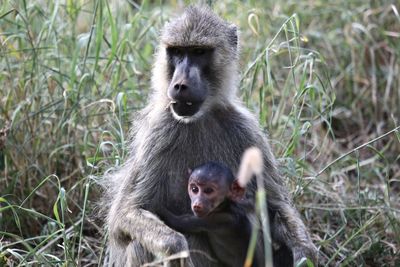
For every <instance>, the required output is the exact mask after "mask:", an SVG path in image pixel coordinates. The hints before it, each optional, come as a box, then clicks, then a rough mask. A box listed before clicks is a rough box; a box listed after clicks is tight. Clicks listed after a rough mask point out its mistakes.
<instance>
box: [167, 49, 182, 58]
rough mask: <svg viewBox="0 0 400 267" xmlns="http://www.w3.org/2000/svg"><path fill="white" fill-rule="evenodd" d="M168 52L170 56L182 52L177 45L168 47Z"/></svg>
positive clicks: (178, 54)
mask: <svg viewBox="0 0 400 267" xmlns="http://www.w3.org/2000/svg"><path fill="white" fill-rule="evenodd" d="M168 54H170V55H171V56H180V55H181V54H182V51H181V49H179V48H178V47H170V48H168Z"/></svg>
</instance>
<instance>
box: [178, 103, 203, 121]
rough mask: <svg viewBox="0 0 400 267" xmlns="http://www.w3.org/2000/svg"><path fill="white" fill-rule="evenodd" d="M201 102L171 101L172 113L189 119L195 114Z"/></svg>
mask: <svg viewBox="0 0 400 267" xmlns="http://www.w3.org/2000/svg"><path fill="white" fill-rule="evenodd" d="M202 103H203V102H190V101H175V100H173V101H171V105H172V109H173V111H174V112H175V113H176V114H177V115H178V116H182V117H191V116H193V115H194V114H196V113H197V112H198V111H199V109H200V106H201V104H202Z"/></svg>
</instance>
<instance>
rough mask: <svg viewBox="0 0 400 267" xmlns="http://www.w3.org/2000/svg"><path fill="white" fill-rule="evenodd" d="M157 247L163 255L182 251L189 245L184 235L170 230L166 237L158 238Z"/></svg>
mask: <svg viewBox="0 0 400 267" xmlns="http://www.w3.org/2000/svg"><path fill="white" fill-rule="evenodd" d="M159 242H160V243H159V249H160V251H162V252H163V253H164V255H165V256H170V255H174V254H176V253H179V252H182V251H189V245H188V243H187V241H186V238H185V236H184V235H182V234H181V233H178V232H175V231H174V232H171V234H170V235H169V236H167V237H166V238H160V240H159Z"/></svg>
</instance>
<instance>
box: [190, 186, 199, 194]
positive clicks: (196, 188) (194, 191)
mask: <svg viewBox="0 0 400 267" xmlns="http://www.w3.org/2000/svg"><path fill="white" fill-rule="evenodd" d="M190 190H191V191H192V192H193V193H195V194H197V193H198V192H199V188H198V187H197V186H195V185H192V186H191V187H190Z"/></svg>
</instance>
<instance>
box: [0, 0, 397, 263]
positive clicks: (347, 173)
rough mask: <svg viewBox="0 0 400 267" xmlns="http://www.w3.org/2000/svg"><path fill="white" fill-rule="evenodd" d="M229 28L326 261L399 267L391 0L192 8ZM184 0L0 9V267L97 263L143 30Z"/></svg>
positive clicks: (245, 79) (143, 92)
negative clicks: (209, 12) (100, 207)
mask: <svg viewBox="0 0 400 267" xmlns="http://www.w3.org/2000/svg"><path fill="white" fill-rule="evenodd" d="M208 2H212V6H213V9H214V10H215V11H216V12H217V13H218V14H220V15H221V16H222V17H224V18H225V19H227V20H229V21H231V22H233V23H235V24H237V25H238V26H239V28H240V45H241V59H240V61H241V72H240V81H241V82H240V90H239V92H238V93H239V94H240V95H241V97H242V99H243V101H244V102H245V103H246V105H247V106H248V107H249V108H250V109H251V110H253V111H254V112H255V113H256V114H257V115H258V117H259V120H260V124H261V126H262V127H263V128H265V129H266V131H267V129H268V133H269V137H270V142H271V144H272V146H273V149H274V153H275V155H276V156H277V158H278V160H279V163H280V169H281V172H282V176H283V178H284V179H285V181H286V182H287V184H288V187H289V189H290V191H291V193H292V196H293V200H294V203H295V204H296V207H297V208H298V210H299V211H300V212H301V214H302V216H303V218H304V222H305V223H306V225H307V226H308V228H309V230H310V233H311V237H312V239H313V241H314V242H315V244H316V245H317V247H318V248H319V250H320V257H319V260H320V264H321V265H327V266H399V265H400V259H399V258H400V254H399V253H400V252H399V250H400V222H399V218H400V164H399V163H400V132H399V118H400V107H399V103H400V61H399V56H400V15H399V12H400V6H399V4H398V2H397V1H384V0H377V1H362V0H353V1H346V0H336V1H321V0H314V1H291V0H289V1H232V0H225V1H208ZM188 3H189V1H169V2H164V1H141V2H140V1H105V0H92V1H86V0H80V1H79V0H77V1H72V0H59V1H57V0H56V1H49V0H36V1H25V0H21V1H11V0H9V1H1V2H0V87H1V91H0V266H2V265H11V266H18V265H41V264H43V265H60V266H89V265H101V264H102V261H103V259H104V249H105V243H106V235H104V229H103V225H102V221H101V219H102V218H98V217H96V216H94V214H96V212H95V209H96V205H95V203H96V200H97V199H98V198H99V195H100V194H101V188H100V186H99V185H98V182H99V179H101V176H102V174H104V173H106V172H109V171H111V170H113V169H114V168H115V167H117V166H118V165H119V164H121V162H122V161H123V160H124V157H125V155H126V140H127V136H128V129H129V125H130V117H131V115H132V114H133V113H134V112H135V111H136V110H137V109H140V108H141V107H143V106H144V105H145V103H146V99H147V95H148V93H149V84H150V82H149V81H150V70H151V64H152V62H153V53H154V50H155V48H156V46H157V37H158V34H159V30H160V28H161V27H162V25H163V23H165V22H166V21H167V20H168V19H169V18H171V17H173V16H176V15H178V14H179V13H180V12H181V10H182V7H183V6H184V5H186V4H188Z"/></svg>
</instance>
